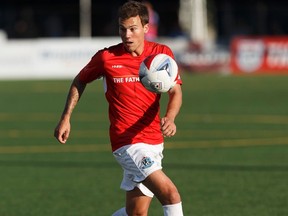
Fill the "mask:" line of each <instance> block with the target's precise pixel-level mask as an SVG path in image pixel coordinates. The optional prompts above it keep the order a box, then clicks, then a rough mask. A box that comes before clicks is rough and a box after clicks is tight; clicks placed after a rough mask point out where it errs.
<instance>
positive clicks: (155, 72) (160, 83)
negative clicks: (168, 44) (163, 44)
mask: <svg viewBox="0 0 288 216" xmlns="http://www.w3.org/2000/svg"><path fill="white" fill-rule="evenodd" d="M177 76H178V66H177V63H176V62H175V60H174V59H173V58H171V57H170V56H169V55H166V54H163V53H161V54H155V55H150V56H148V57H147V58H146V59H144V61H143V62H142V63H141V65H140V68H139V78H140V82H141V83H142V84H143V86H144V87H145V88H146V89H148V90H149V91H151V92H155V93H158V94H160V93H164V92H167V91H169V90H170V89H171V88H172V87H173V86H174V85H175V84H176V82H177Z"/></svg>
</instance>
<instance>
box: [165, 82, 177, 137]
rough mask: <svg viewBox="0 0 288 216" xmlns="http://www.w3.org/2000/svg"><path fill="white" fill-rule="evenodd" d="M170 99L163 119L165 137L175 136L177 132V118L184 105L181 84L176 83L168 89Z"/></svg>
mask: <svg viewBox="0 0 288 216" xmlns="http://www.w3.org/2000/svg"><path fill="white" fill-rule="evenodd" d="M168 94H169V101H168V105H167V110H166V114H165V116H164V117H163V118H162V119H161V129H162V133H163V135H164V136H165V137H171V136H174V135H175V133H176V124H175V122H174V121H175V118H176V116H177V115H178V113H179V111H180V108H181V105H182V89H181V85H180V84H176V85H175V86H174V87H173V88H172V89H171V90H169V91H168Z"/></svg>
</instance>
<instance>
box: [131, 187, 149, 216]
mask: <svg viewBox="0 0 288 216" xmlns="http://www.w3.org/2000/svg"><path fill="white" fill-rule="evenodd" d="M151 200H152V197H149V196H145V195H144V194H143V193H142V192H141V191H140V190H139V188H137V187H135V188H134V189H133V190H131V191H127V192H126V211H127V213H128V215H141V216H145V215H147V214H148V209H149V206H150V203H151Z"/></svg>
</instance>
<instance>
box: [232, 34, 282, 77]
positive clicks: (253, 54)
mask: <svg viewBox="0 0 288 216" xmlns="http://www.w3.org/2000/svg"><path fill="white" fill-rule="evenodd" d="M230 60H231V61H230V67H231V71H232V73H234V74H243V73H245V74H249V73H252V74H258V73H262V74H263V73H266V74H285V73H286V74H288V36H286V37H284V36H283V37H280V36H276V37H238V38H235V39H233V40H232V43H231V59H230Z"/></svg>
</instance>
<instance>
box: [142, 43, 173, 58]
mask: <svg viewBox="0 0 288 216" xmlns="http://www.w3.org/2000/svg"><path fill="white" fill-rule="evenodd" d="M146 44H147V47H148V50H149V51H150V52H151V53H165V54H169V55H170V54H172V50H171V48H170V47H169V46H168V45H166V44H163V43H159V42H153V41H146Z"/></svg>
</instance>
